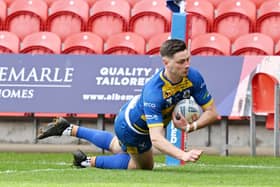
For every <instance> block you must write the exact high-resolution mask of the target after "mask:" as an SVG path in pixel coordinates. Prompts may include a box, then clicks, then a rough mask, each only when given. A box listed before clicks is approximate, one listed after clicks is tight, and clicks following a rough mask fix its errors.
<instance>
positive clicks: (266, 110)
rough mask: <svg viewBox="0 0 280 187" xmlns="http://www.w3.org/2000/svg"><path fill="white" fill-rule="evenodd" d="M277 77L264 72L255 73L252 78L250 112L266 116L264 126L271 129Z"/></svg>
mask: <svg viewBox="0 0 280 187" xmlns="http://www.w3.org/2000/svg"><path fill="white" fill-rule="evenodd" d="M277 83H278V81H277V79H276V78H274V77H273V76H271V75H268V74H266V73H256V74H255V75H254V77H253V78H252V112H253V113H254V114H255V115H263V116H267V120H266V128H268V129H273V124H274V118H273V117H274V112H275V110H274V98H275V97H274V96H275V91H274V89H275V85H276V84H277Z"/></svg>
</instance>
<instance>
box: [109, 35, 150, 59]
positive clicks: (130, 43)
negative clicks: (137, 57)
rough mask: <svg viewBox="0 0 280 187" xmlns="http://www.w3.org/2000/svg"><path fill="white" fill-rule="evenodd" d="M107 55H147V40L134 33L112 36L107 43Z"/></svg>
mask: <svg viewBox="0 0 280 187" xmlns="http://www.w3.org/2000/svg"><path fill="white" fill-rule="evenodd" d="M105 46H106V49H105V51H104V53H105V54H118V55H125V54H145V40H144V38H143V37H142V36H140V35H138V34H137V33H133V32H123V33H118V34H114V35H112V36H110V37H109V38H108V40H107V41H106V43H105Z"/></svg>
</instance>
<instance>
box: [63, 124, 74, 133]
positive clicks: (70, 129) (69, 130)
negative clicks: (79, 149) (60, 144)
mask: <svg viewBox="0 0 280 187" xmlns="http://www.w3.org/2000/svg"><path fill="white" fill-rule="evenodd" d="M72 129H73V125H72V124H70V126H69V127H67V128H66V129H65V130H64V131H63V132H62V135H66V136H71V133H72Z"/></svg>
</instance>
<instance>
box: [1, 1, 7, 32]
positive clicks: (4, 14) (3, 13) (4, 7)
mask: <svg viewBox="0 0 280 187" xmlns="http://www.w3.org/2000/svg"><path fill="white" fill-rule="evenodd" d="M6 17H7V4H6V2H5V1H0V29H1V30H3V29H5V20H6Z"/></svg>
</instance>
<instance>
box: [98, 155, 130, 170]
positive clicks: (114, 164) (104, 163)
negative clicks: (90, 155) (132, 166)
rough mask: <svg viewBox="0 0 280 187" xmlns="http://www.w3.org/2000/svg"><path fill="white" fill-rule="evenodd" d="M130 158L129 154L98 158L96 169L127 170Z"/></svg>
mask: <svg viewBox="0 0 280 187" xmlns="http://www.w3.org/2000/svg"><path fill="white" fill-rule="evenodd" d="M129 160H130V156H129V154H127V153H120V154H115V155H110V156H108V155H107V156H106V155H102V156H97V157H96V159H95V167H96V168H102V169H127V167H128V163H129Z"/></svg>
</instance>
